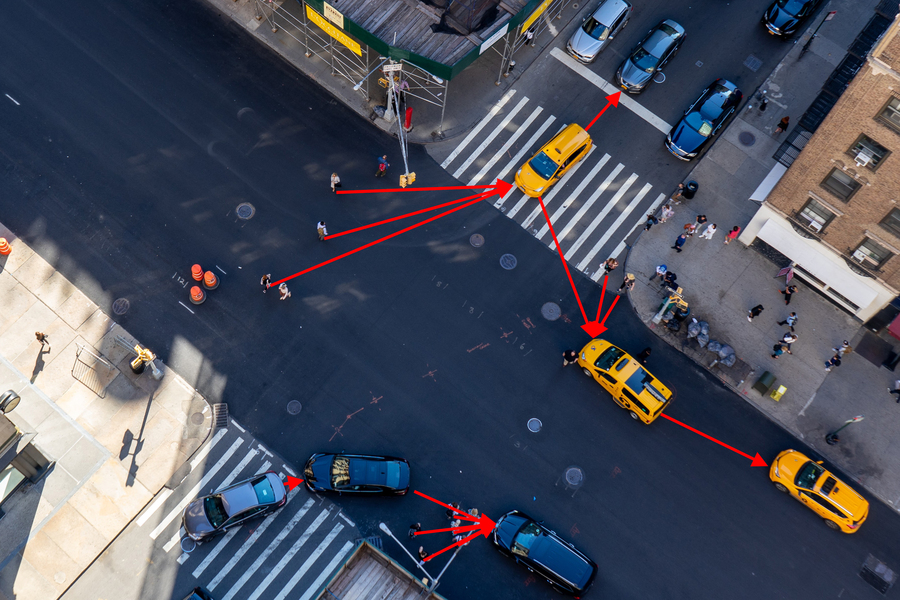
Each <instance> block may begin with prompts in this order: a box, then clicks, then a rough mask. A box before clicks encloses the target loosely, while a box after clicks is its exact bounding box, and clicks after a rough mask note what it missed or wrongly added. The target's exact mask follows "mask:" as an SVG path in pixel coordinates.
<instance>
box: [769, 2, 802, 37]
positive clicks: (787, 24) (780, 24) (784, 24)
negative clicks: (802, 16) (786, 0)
mask: <svg viewBox="0 0 900 600" xmlns="http://www.w3.org/2000/svg"><path fill="white" fill-rule="evenodd" d="M766 22H767V23H769V25H771V26H772V27H774V28H775V29H777V30H779V31H785V30H786V29H793V28H794V27H795V26H796V25H797V17H795V16H794V15H792V14H791V13H789V12H786V11H784V10H782V9H781V8H779V7H778V5H777V4H773V5H772V6H771V7H770V8H769V10H768V11H767V12H766Z"/></svg>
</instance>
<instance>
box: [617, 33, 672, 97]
mask: <svg viewBox="0 0 900 600" xmlns="http://www.w3.org/2000/svg"><path fill="white" fill-rule="evenodd" d="M683 43H684V27H682V26H681V25H679V24H678V23H676V22H675V21H673V20H672V19H666V20H665V21H661V22H660V23H659V25H657V26H656V27H654V28H653V29H651V30H650V31H649V32H648V33H647V36H646V37H644V39H643V40H641V43H640V44H638V45H637V46H635V47H634V50H632V51H631V54H629V55H628V57H627V58H626V59H625V60H624V61H623V62H622V65H621V66H620V67H619V70H618V71H616V85H618V86H619V87H620V88H622V89H623V90H625V91H626V92H628V93H629V94H639V93H641V92H643V91H644V88H646V87H647V84H648V83H650V80H652V79H653V76H654V75H656V73H657V72H659V71H662V68H663V67H664V66H665V65H666V63H667V62H669V60H671V58H672V57H673V56H675V55H676V54H677V53H678V49H679V48H681V44H683Z"/></svg>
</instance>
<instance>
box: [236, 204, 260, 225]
mask: <svg viewBox="0 0 900 600" xmlns="http://www.w3.org/2000/svg"><path fill="white" fill-rule="evenodd" d="M235 212H236V213H237V216H238V219H244V220H245V221H246V220H247V219H249V218H250V217H252V216H253V215H255V214H256V209H255V208H253V205H252V204H250V203H249V202H241V203H240V204H238V205H237V209H236V210H235Z"/></svg>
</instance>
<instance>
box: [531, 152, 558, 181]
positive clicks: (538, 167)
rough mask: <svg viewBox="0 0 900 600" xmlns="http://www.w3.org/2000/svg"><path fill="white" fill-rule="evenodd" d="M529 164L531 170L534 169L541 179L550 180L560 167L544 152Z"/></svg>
mask: <svg viewBox="0 0 900 600" xmlns="http://www.w3.org/2000/svg"><path fill="white" fill-rule="evenodd" d="M528 164H529V165H531V168H532V169H534V172H535V173H537V174H538V177H540V178H541V179H550V178H551V177H553V174H554V173H556V169H557V168H558V167H559V165H557V164H556V163H555V162H553V159H552V158H550V157H549V156H547V153H546V152H543V151H541V152H540V153H538V155H537V156H535V157H534V158H532V159H531V162H529V163H528Z"/></svg>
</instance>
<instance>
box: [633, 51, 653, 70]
mask: <svg viewBox="0 0 900 600" xmlns="http://www.w3.org/2000/svg"><path fill="white" fill-rule="evenodd" d="M631 62H633V63H634V66H635V67H637V68H638V69H640V70H641V71H644V72H645V73H652V72H653V70H654V69H656V65H658V64H659V58H657V57H656V56H653V55H652V54H650V53H649V52H647V51H646V50H645V49H644V47H643V46H641V47H640V48H638V49H637V52H635V53H634V54H633V55H632V57H631Z"/></svg>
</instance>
